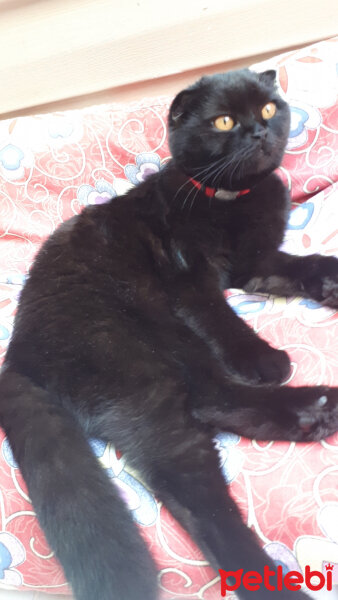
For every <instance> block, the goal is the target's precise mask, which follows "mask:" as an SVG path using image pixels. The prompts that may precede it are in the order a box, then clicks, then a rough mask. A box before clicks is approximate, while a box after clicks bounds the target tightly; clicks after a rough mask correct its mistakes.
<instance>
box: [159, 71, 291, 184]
mask: <svg viewBox="0 0 338 600" xmlns="http://www.w3.org/2000/svg"><path fill="white" fill-rule="evenodd" d="M275 78H276V73H275V71H264V73H254V72H252V71H249V69H241V70H239V71H230V72H228V73H224V74H220V75H211V76H207V77H202V79H200V80H199V81H197V83H195V84H194V85H192V86H191V87H189V88H187V89H186V90H183V91H182V92H180V93H179V94H178V95H177V96H176V98H175V99H174V101H173V103H172V105H171V108H170V112H169V144H170V150H171V153H172V157H173V160H174V162H175V164H176V165H177V166H178V167H179V168H180V169H182V170H183V171H184V172H185V173H186V174H187V175H189V176H191V177H193V178H195V179H197V180H199V181H201V182H202V183H204V184H205V185H207V186H211V187H218V188H224V189H230V190H238V189H243V188H246V187H250V185H253V184H254V183H256V182H257V181H259V180H260V179H261V178H262V177H264V176H265V175H267V174H268V173H271V171H273V170H274V169H276V168H277V167H278V166H279V164H280V163H281V160H282V157H283V154H284V150H285V146H286V143H287V139H288V134H289V129H290V111H289V107H288V105H287V103H286V102H285V101H284V100H282V98H281V97H280V96H279V94H278V91H277V88H276V83H275Z"/></svg>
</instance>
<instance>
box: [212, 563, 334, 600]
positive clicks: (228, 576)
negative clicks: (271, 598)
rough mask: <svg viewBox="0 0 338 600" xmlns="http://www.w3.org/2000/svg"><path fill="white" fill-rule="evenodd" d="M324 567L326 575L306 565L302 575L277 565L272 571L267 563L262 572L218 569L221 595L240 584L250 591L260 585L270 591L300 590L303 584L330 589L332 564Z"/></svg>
mask: <svg viewBox="0 0 338 600" xmlns="http://www.w3.org/2000/svg"><path fill="white" fill-rule="evenodd" d="M325 569H326V577H325V575H324V574H323V573H321V572H320V571H311V569H310V567H309V566H308V565H307V566H306V567H305V572H304V575H303V574H302V573H300V572H299V571H288V573H285V574H284V573H283V567H281V566H278V567H277V568H276V571H273V570H272V569H270V567H268V566H267V565H265V567H264V570H263V574H262V573H259V572H258V571H247V572H246V573H244V569H238V570H237V571H225V570H224V569H219V574H220V576H221V595H222V596H223V598H224V597H225V596H226V594H227V592H235V591H236V590H238V588H239V587H240V586H242V587H244V588H245V589H246V590H249V591H252V592H254V591H257V590H259V589H261V587H264V588H265V589H267V590H269V591H271V592H274V591H276V590H277V591H279V592H281V591H282V590H283V589H287V590H290V591H292V590H293V591H296V590H300V589H301V588H302V587H303V586H304V584H305V586H306V587H307V588H308V589H309V590H312V591H314V592H317V591H318V590H322V589H323V588H326V589H327V590H328V591H331V590H332V571H333V565H331V564H327V565H325Z"/></svg>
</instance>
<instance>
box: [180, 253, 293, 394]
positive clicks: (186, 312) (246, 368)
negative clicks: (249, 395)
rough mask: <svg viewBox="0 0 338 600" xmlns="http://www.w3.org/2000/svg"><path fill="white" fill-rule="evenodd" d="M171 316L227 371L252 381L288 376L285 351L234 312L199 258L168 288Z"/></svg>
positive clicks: (287, 359) (208, 267) (214, 274)
mask: <svg viewBox="0 0 338 600" xmlns="http://www.w3.org/2000/svg"><path fill="white" fill-rule="evenodd" d="M171 294H172V299H173V310H174V312H175V315H176V316H177V317H178V318H179V319H180V320H181V321H182V322H183V323H184V325H185V326H186V327H188V328H189V329H190V330H191V331H193V332H194V334H195V335H196V336H197V337H198V338H200V339H202V340H203V342H204V343H205V344H206V345H207V346H208V348H209V351H210V352H211V354H212V355H213V356H214V357H215V358H216V360H218V361H219V362H221V363H222V364H223V366H224V368H225V369H227V371H228V373H229V374H234V373H237V374H239V375H241V376H243V377H244V378H245V379H248V380H250V381H252V382H256V383H272V382H274V383H280V382H282V381H283V380H284V379H286V377H287V376H288V375H289V372H290V360H289V357H288V355H287V354H286V352H284V351H281V350H277V349H274V348H272V347H271V346H270V345H269V344H268V343H267V342H266V341H265V340H263V339H261V338H259V337H258V336H257V335H256V334H255V332H254V331H253V330H252V329H251V328H250V327H249V326H248V325H247V324H246V323H245V322H244V321H243V319H241V318H240V317H239V316H238V315H236V314H235V313H234V311H233V310H232V309H231V307H230V306H229V305H228V304H227V302H226V300H225V298H224V295H223V293H222V291H221V289H220V287H219V285H218V277H217V274H216V273H215V271H214V270H213V269H212V268H211V267H210V266H209V265H206V264H205V261H204V260H203V259H201V260H200V262H199V264H198V265H196V266H195V267H194V268H193V269H191V271H189V272H187V273H183V274H182V275H181V276H180V277H177V279H176V280H175V282H174V285H173V286H172V290H171Z"/></svg>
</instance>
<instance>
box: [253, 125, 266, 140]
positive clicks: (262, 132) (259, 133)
mask: <svg viewBox="0 0 338 600" xmlns="http://www.w3.org/2000/svg"><path fill="white" fill-rule="evenodd" d="M251 136H252V137H253V138H254V139H255V140H262V139H265V138H266V129H265V128H264V127H260V126H258V127H255V129H254V131H253V132H252V133H251Z"/></svg>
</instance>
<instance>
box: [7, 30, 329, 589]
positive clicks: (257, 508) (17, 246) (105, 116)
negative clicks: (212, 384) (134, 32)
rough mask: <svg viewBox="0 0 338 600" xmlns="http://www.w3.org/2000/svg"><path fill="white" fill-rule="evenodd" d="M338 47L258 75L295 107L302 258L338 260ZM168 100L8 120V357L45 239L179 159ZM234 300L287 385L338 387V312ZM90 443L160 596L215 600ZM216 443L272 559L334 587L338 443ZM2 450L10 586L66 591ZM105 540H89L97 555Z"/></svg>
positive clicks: (114, 455)
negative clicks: (140, 540)
mask: <svg viewBox="0 0 338 600" xmlns="http://www.w3.org/2000/svg"><path fill="white" fill-rule="evenodd" d="M337 50H338V38H336V39H332V40H328V41H325V42H321V43H318V44H315V45H313V46H310V47H308V48H305V49H302V50H298V51H295V52H291V53H288V54H286V55H282V56H279V57H276V58H275V59H273V60H271V61H268V63H262V64H261V65H256V66H255V68H257V69H261V70H263V69H264V68H270V67H271V66H272V67H276V68H277V69H278V77H279V84H280V88H281V93H282V94H283V95H284V96H285V97H286V98H287V100H288V101H289V103H290V105H291V114H292V119H291V132H290V138H289V143H288V150H287V154H286V156H285V160H284V162H283V165H282V167H281V168H280V169H279V172H280V175H281V177H282V178H283V179H284V181H285V182H286V184H287V185H288V186H289V188H290V190H291V193H292V198H293V202H294V205H295V209H294V211H293V212H292V214H291V217H290V221H289V227H288V230H287V233H286V237H285V242H284V246H285V248H287V249H288V251H290V252H293V253H298V254H309V253H313V252H320V253H322V254H337V255H338V209H337V204H338V183H336V182H337V179H338V164H337V156H338V107H337V74H336V69H337V63H338V56H337ZM169 104H170V98H163V97H161V98H150V99H145V100H143V101H141V102H138V103H134V104H129V105H116V104H112V105H105V106H97V107H92V108H90V109H85V110H81V111H71V112H65V113H54V114H48V115H37V116H33V117H27V118H20V119H11V120H9V121H3V122H0V356H1V357H3V356H4V353H5V350H6V346H7V344H8V341H9V338H10V334H11V330H12V326H13V320H14V315H15V310H16V305H17V301H18V298H19V294H20V289H21V287H22V284H23V283H24V281H25V278H26V276H27V272H28V269H29V266H30V264H31V263H32V260H33V258H34V255H35V253H36V251H37V249H38V248H39V246H40V244H41V242H42V241H43V240H44V239H45V238H46V236H48V235H49V234H50V233H51V232H52V231H53V230H54V229H55V228H56V227H57V226H58V225H59V224H60V223H61V222H62V221H64V220H65V219H67V218H69V217H71V216H72V215H73V214H76V213H78V212H79V211H81V209H82V208H83V206H86V205H87V204H97V203H102V202H105V201H106V200H107V199H108V198H111V197H112V196H115V195H117V194H121V193H123V192H124V191H125V190H127V189H128V188H129V187H130V186H131V185H136V184H137V183H138V182H140V181H142V180H143V179H144V178H146V177H147V176H148V175H149V174H151V173H153V172H154V171H157V170H158V169H160V168H161V166H162V165H163V164H164V163H165V161H166V160H167V159H168V158H169V150H168V145H167V128H166V115H167V111H168V106H169ZM227 295H228V301H229V303H230V304H231V306H232V307H233V308H234V310H235V311H237V312H238V313H239V314H240V315H241V316H242V317H243V319H246V320H247V321H248V322H249V323H250V324H251V325H252V327H254V328H255V330H256V331H258V332H259V334H260V335H261V336H263V337H264V338H266V339H267V340H269V341H270V342H271V343H272V344H273V345H274V346H275V347H278V348H283V349H285V350H287V351H288V352H289V354H290V356H291V360H292V367H293V370H292V375H291V377H290V385H299V384H301V383H307V384H321V383H326V384H331V385H334V384H335V385H338V315H337V313H335V312H334V311H333V310H331V309H328V308H322V307H320V306H319V305H318V304H316V303H314V302H312V301H309V300H304V299H301V298H289V299H285V298H276V297H268V296H264V295H245V294H244V293H242V292H240V291H238V290H230V291H229V292H228V294H227ZM91 444H92V448H93V451H94V452H95V454H96V455H97V457H98V458H99V459H100V460H101V461H102V464H103V466H104V468H105V469H106V472H107V474H108V476H109V477H110V478H111V479H112V484H114V485H117V486H118V487H119V488H120V490H121V493H122V494H123V496H124V498H125V500H126V502H127V503H128V505H129V508H130V510H131V511H132V514H133V517H134V518H135V520H136V521H137V523H138V524H139V526H140V530H141V532H142V535H144V537H145V539H146V540H147V541H148V542H149V546H150V549H151V551H152V553H153V555H154V558H155V560H156V561H157V564H158V568H159V584H160V587H161V589H162V597H163V599H169V598H172V599H173V598H178V597H179V598H180V599H183V598H185V597H186V598H190V599H192V600H195V599H196V600H197V599H200V600H216V599H219V598H220V583H219V578H218V577H217V574H215V573H214V572H213V571H212V569H211V568H210V567H209V566H208V564H207V562H206V561H205V560H204V558H203V556H202V554H201V553H200V551H199V550H198V549H197V548H196V546H195V545H194V544H193V543H192V541H191V540H190V539H189V537H188V536H187V535H186V533H185V532H184V531H183V530H182V529H181V527H180V526H179V525H178V524H177V523H176V522H175V521H174V519H173V518H172V517H171V515H170V514H169V513H168V512H167V511H166V509H165V508H164V507H163V506H161V505H160V504H159V503H158V502H156V500H155V499H154V498H153V496H152V495H151V494H150V492H149V491H148V490H147V489H146V488H145V487H144V486H143V484H142V482H140V481H138V479H137V477H136V475H135V474H134V473H132V472H131V471H130V469H129V468H128V465H126V464H125V461H124V458H123V456H120V455H119V453H118V452H116V451H115V450H114V448H112V447H111V446H109V445H106V444H104V443H103V442H101V441H100V440H92V441H91ZM216 444H217V447H218V449H219V453H220V459H221V465H222V470H223V473H224V477H225V480H227V481H228V482H229V483H230V486H231V492H232V494H233V495H234V496H235V497H236V499H237V501H238V503H239V505H240V507H241V509H242V512H243V516H244V518H245V520H246V521H247V523H248V525H249V526H250V527H252V528H253V529H254V531H255V532H256V534H257V536H258V539H259V541H260V543H261V544H262V546H264V547H265V549H266V551H267V552H268V553H269V554H270V555H271V556H272V557H273V558H274V559H275V560H276V561H277V563H278V564H282V565H284V567H285V568H286V569H289V570H293V569H295V570H302V569H304V566H305V565H310V566H311V568H312V569H317V570H322V569H323V568H324V565H325V563H326V562H330V563H331V564H333V565H334V570H333V580H334V581H335V582H336V583H338V434H336V435H335V436H333V437H331V438H330V439H329V440H326V441H323V442H321V443H313V444H294V443H273V442H270V443H257V442H255V441H249V440H245V439H239V438H238V436H235V435H230V434H227V433H222V434H219V435H218V436H217V438H216ZM0 446H1V451H0V522H1V532H0V586H1V585H2V586H4V587H5V586H15V587H19V588H21V589H35V590H37V589H41V590H45V591H48V592H51V593H62V592H64V593H65V594H67V593H68V594H69V593H70V590H69V588H68V587H67V584H66V582H65V580H64V576H63V573H62V570H61V568H60V567H59V565H58V564H57V562H56V561H55V559H54V558H53V556H52V554H51V552H50V549H49V548H48V546H47V543H46V541H45V539H44V536H43V534H42V532H41V530H40V528H39V526H38V523H37V520H36V518H35V516H34V511H33V508H32V505H31V503H30V500H29V498H28V496H27V491H26V487H25V484H24V482H23V479H22V476H21V474H20V472H19V470H18V468H17V466H16V464H15V461H14V460H13V457H12V453H11V450H10V447H9V445H8V443H7V440H6V439H5V438H4V434H3V433H1V435H0ZM224 485H226V483H225V484H224ZM99 543H100V540H99V539H97V540H95V539H93V545H92V551H93V552H94V551H95V544H99ZM225 568H226V567H225Z"/></svg>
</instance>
